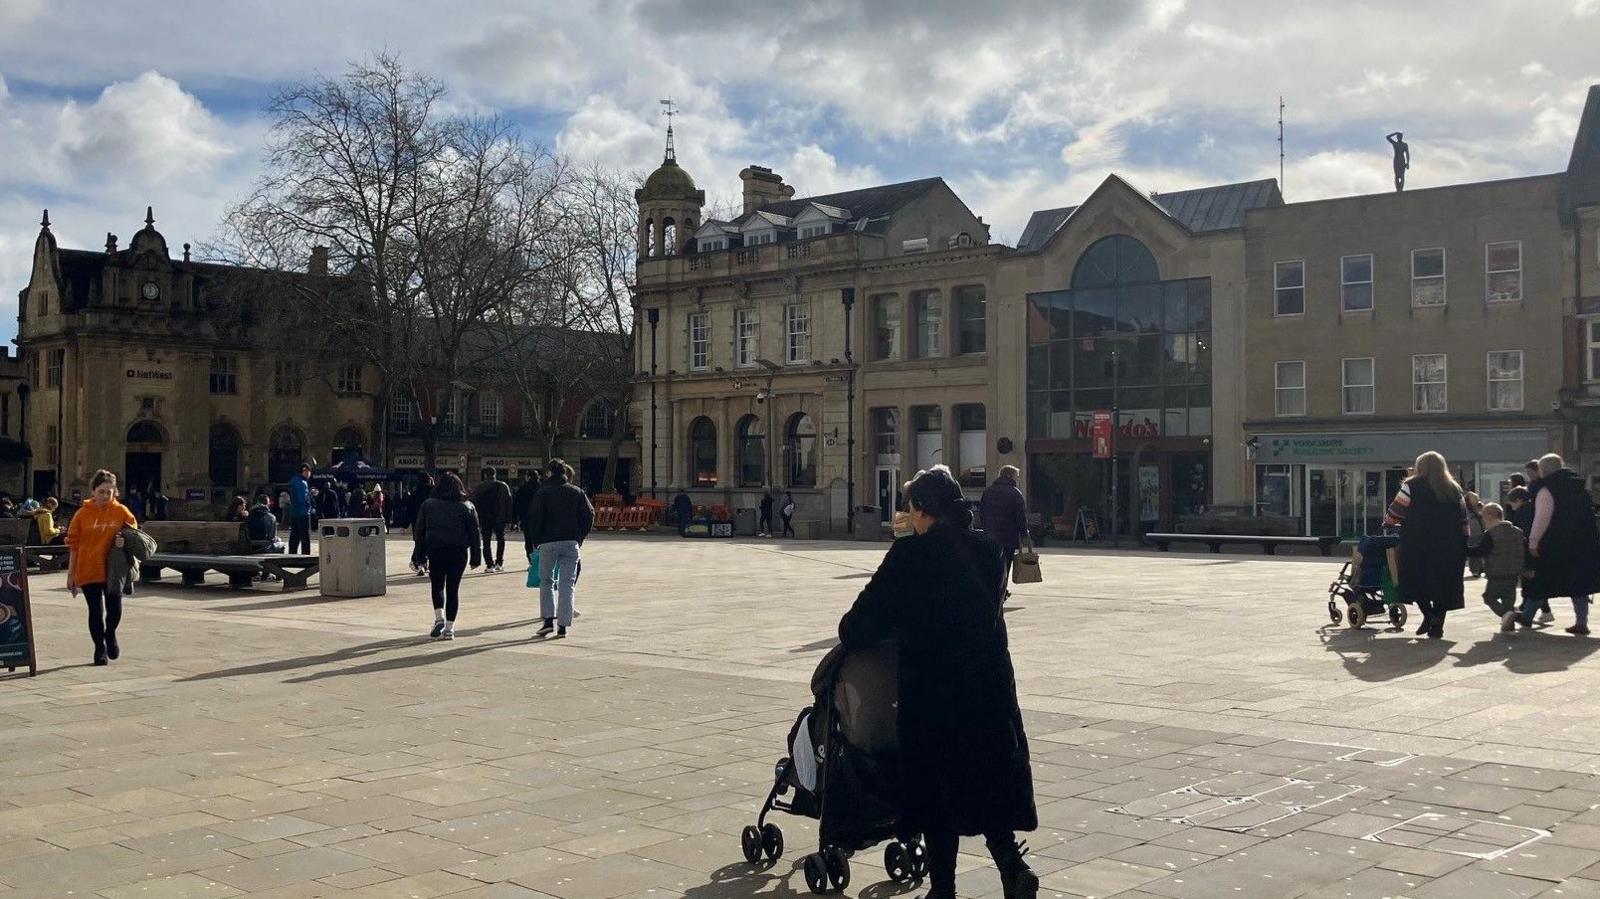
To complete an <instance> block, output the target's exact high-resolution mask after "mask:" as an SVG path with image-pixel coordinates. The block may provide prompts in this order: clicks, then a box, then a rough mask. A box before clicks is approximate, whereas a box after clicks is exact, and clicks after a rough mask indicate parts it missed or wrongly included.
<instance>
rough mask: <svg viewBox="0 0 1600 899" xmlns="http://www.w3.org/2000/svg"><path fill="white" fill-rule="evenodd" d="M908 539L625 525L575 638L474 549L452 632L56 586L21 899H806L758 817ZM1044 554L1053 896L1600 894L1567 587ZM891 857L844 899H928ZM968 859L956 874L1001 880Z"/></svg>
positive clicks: (1036, 745)
mask: <svg viewBox="0 0 1600 899" xmlns="http://www.w3.org/2000/svg"><path fill="white" fill-rule="evenodd" d="M408 548H409V545H408V544H407V543H405V542H402V541H400V540H396V541H394V542H392V543H391V544H390V546H389V565H390V570H391V571H392V572H402V571H403V570H404V559H405V557H406V554H407V551H408ZM883 551H884V546H883V545H867V544H848V543H793V542H791V543H781V544H780V543H773V542H766V543H759V544H757V543H732V542H721V543H711V542H679V541H676V540H670V539H656V538H615V537H597V538H596V539H594V540H592V541H590V543H589V545H588V547H587V548H586V554H587V560H588V561H587V563H586V565H585V570H584V574H583V582H582V584H581V593H580V597H579V602H578V606H579V609H580V610H581V611H582V613H583V614H582V617H581V618H579V619H578V622H577V625H576V627H575V628H574V629H573V632H572V634H571V635H570V636H569V637H568V639H566V640H559V641H558V640H546V641H539V640H537V639H535V638H534V636H533V633H534V629H535V627H536V625H537V620H536V615H537V606H536V602H535V601H534V600H533V599H532V597H531V594H530V592H529V591H527V590H526V589H524V588H523V586H522V583H523V573H522V572H521V571H515V572H507V573H505V574H499V575H481V574H480V575H471V576H469V577H468V579H467V580H466V582H465V584H464V585H463V594H464V598H463V602H462V607H463V608H462V613H461V617H460V619H459V621H458V631H457V639H456V640H455V641H454V642H453V643H434V642H430V641H429V640H427V639H426V637H425V636H424V635H423V632H424V631H425V630H426V629H427V627H428V626H429V625H430V624H431V620H432V618H431V615H432V613H431V611H430V610H429V608H428V602H427V598H426V596H427V588H426V585H425V583H423V582H422V580H421V579H419V578H414V577H411V576H410V575H409V573H407V574H392V575H391V577H390V587H389V594H388V595H387V596H385V597H379V598H373V599H359V600H323V599H321V598H320V597H318V596H317V595H316V594H315V593H314V592H306V593H298V594H284V593H280V592H275V591H271V590H265V589H264V590H261V591H252V592H248V593H233V592H229V591H227V590H226V589H224V588H222V587H220V586H214V587H210V588H207V589H203V590H185V589H181V588H177V587H167V588H161V589H152V590H141V591H140V593H139V594H138V595H136V596H134V597H130V598H129V600H128V602H127V616H126V619H125V621H124V624H123V626H122V629H121V631H120V635H121V642H122V645H123V653H124V655H123V658H122V659H121V660H120V661H118V662H115V663H113V664H112V665H111V666H110V667H109V668H94V667H91V666H89V665H88V664H87V662H88V659H89V655H90V647H89V643H88V638H87V636H85V634H84V633H83V631H84V626H83V623H82V621H81V604H80V601H78V600H75V599H73V598H72V597H70V596H69V595H68V594H67V593H66V591H65V589H64V576H63V575H60V574H55V575H45V576H39V577H35V578H34V579H33V584H34V607H35V610H36V617H37V625H38V642H39V644H40V646H41V662H42V665H43V671H42V672H41V674H40V676H39V677H37V678H34V679H28V678H25V677H13V678H10V679H6V680H3V681H0V775H3V777H4V781H3V782H4V783H5V785H6V790H5V792H4V793H3V794H0V899H22V897H51V899H56V897H66V896H98V897H104V899H131V897H160V899H187V897H229V896H240V895H250V896H258V897H272V899H290V897H296V899H299V897H357V896H361V897H369V896H370V897H433V896H452V897H461V899H511V897H537V896H548V897H558V899H610V897H635V896H651V897H658V899H669V897H673V896H680V895H681V896H684V897H688V899H742V897H756V896H763V895H770V896H777V897H785V896H796V895H807V893H806V887H805V883H804V878H803V877H802V876H801V873H800V871H799V864H800V859H801V857H802V855H803V854H804V853H805V852H806V851H807V846H808V844H810V843H811V842H812V841H813V840H814V839H815V836H814V834H815V830H814V828H813V827H812V826H811V822H809V821H804V820H801V819H797V818H792V817H788V816H782V815H779V816H776V817H775V818H774V820H776V821H777V822H778V823H779V824H780V825H781V826H782V827H783V828H784V830H785V833H786V835H787V838H788V839H787V843H788V850H787V853H786V855H785V856H784V857H783V859H782V860H781V861H779V862H778V863H777V864H776V865H775V866H772V867H769V868H765V869H759V868H755V867H752V866H750V865H748V864H746V863H744V862H743V861H742V859H741V856H740V851H739V841H738V835H739V830H740V828H741V827H742V826H744V825H745V824H747V823H751V822H752V821H753V820H754V815H755V813H756V810H757V809H758V807H759V804H760V801H761V799H762V797H763V796H764V795H765V794H766V791H767V790H768V788H769V787H770V785H771V775H772V766H773V762H774V761H775V760H776V759H777V758H778V757H779V756H780V755H781V754H782V753H783V740H784V737H785V735H786V734H787V732H788V729H789V726H790V724H791V723H792V721H793V719H794V716H795V714H796V712H797V711H798V710H799V709H800V708H801V707H802V706H803V705H804V704H805V703H806V702H807V701H808V697H807V688H806V684H807V681H808V680H809V677H810V675H811V671H812V668H813V666H814V665H815V664H816V662H817V660H818V659H819V658H820V657H821V656H822V655H823V653H824V652H825V651H826V650H827V649H828V648H829V647H830V646H831V645H832V644H833V642H834V641H833V634H834V627H835V624H836V622H837V620H838V618H839V615H840V613H841V612H842V611H843V610H844V609H845V608H846V607H847V606H848V605H849V603H850V601H851V600H852V598H853V597H854V594H855V591H856V590H857V589H858V588H859V587H860V585H861V584H862V583H863V579H864V578H866V577H867V575H868V573H869V572H870V571H871V570H872V568H873V567H874V565H875V563H876V561H877V559H878V558H879V557H880V556H881V554H882V553H883ZM1044 566H1045V573H1046V578H1047V583H1045V584H1043V585H1035V586H1031V587H1023V588H1019V589H1018V590H1017V591H1016V596H1015V597H1014V598H1013V600H1012V604H1011V605H1012V608H1011V610H1010V613H1009V618H1008V620H1009V622H1010V627H1011V640H1012V650H1013V653H1014V656H1015V660H1016V667H1017V673H1018V677H1019V684H1018V687H1019V689H1020V692H1021V694H1022V705H1023V709H1024V711H1025V713H1026V714H1027V716H1028V719H1029V728H1030V735H1031V737H1032V740H1033V759H1034V775H1035V779H1036V783H1037V791H1038V799H1039V816H1040V820H1041V825H1042V826H1041V829H1040V830H1039V831H1038V832H1037V833H1034V834H1031V835H1029V838H1028V839H1029V843H1030V845H1031V846H1032V850H1033V854H1032V859H1033V864H1034V866H1035V867H1036V869H1038V870H1039V871H1040V873H1041V874H1042V875H1043V880H1044V885H1045V894H1046V895H1049V894H1055V895H1065V896H1119V897H1172V899H1191V897H1193V899H1198V897H1210V896H1229V897H1241V896H1243V897H1292V896H1317V897H1362V896H1393V897H1415V899H1427V897H1449V899H1462V897H1474V899H1476V897H1501V896H1504V897H1529V896H1561V897H1590V896H1600V718H1597V716H1596V714H1595V698H1596V691H1595V690H1594V689H1593V688H1592V687H1590V686H1589V685H1590V684H1591V683H1593V681H1594V679H1595V677H1596V675H1600V659H1596V658H1595V657H1594V655H1593V654H1594V652H1595V650H1597V649H1600V640H1579V639H1575V638H1572V637H1568V636H1567V635H1565V634H1562V633H1560V632H1559V628H1560V627H1562V626H1564V625H1565V624H1567V623H1569V619H1570V611H1569V610H1568V609H1564V608H1562V606H1561V605H1560V604H1559V603H1558V604H1557V612H1558V615H1561V616H1562V621H1561V622H1560V623H1558V625H1557V626H1556V627H1555V628H1552V629H1549V630H1543V631H1539V632H1533V633H1523V634H1518V635H1515V636H1512V637H1510V638H1507V637H1502V636H1500V635H1498V634H1497V633H1496V627H1495V625H1496V622H1495V621H1494V620H1493V619H1492V616H1491V615H1490V613H1489V612H1487V611H1486V610H1484V609H1483V607H1482V606H1481V605H1477V604H1476V599H1475V597H1473V603H1474V605H1472V606H1471V607H1469V609H1468V610H1467V612H1466V613H1464V614H1461V615H1459V616H1455V617H1453V618H1452V620H1451V623H1450V626H1449V630H1448V632H1447V634H1446V639H1445V640H1443V641H1440V642H1423V641H1418V640H1415V639H1413V638H1412V637H1411V636H1410V635H1409V634H1406V635H1400V634H1391V633H1387V632H1381V631H1379V630H1376V629H1371V630H1367V631H1365V632H1359V633H1358V632H1351V631H1348V630H1346V629H1343V628H1332V627H1329V626H1328V619H1327V615H1326V611H1325V600H1326V589H1327V585H1328V582H1329V581H1330V580H1331V579H1332V578H1333V576H1334V574H1335V573H1336V572H1337V565H1336V564H1334V563H1333V562H1331V561H1330V560H1325V559H1316V558H1280V559H1263V558H1257V557H1247V556H1184V555H1178V554H1174V555H1170V556H1168V555H1155V554H1135V553H1122V554H1115V555H1111V554H1106V555H1093V554H1087V553H1077V552H1070V551H1049V552H1047V554H1046V556H1045V559H1044ZM212 579H213V580H217V578H216V577H215V576H213V578H212ZM1468 589H1469V597H1470V596H1473V594H1474V593H1475V592H1477V591H1476V590H1474V586H1473V585H1472V584H1469V585H1468ZM981 842H982V841H981V840H968V841H967V844H968V845H967V846H966V847H965V848H966V849H967V850H968V851H969V852H975V853H981V852H982V845H981ZM880 858H881V853H879V852H877V851H871V852H868V853H864V854H860V855H857V856H856V858H855V860H854V864H853V875H854V880H853V883H852V884H851V886H850V887H849V889H848V890H847V891H846V892H847V893H848V894H849V895H851V896H856V895H859V896H862V897H866V899H885V897H889V896H893V895H897V894H902V893H903V894H907V895H920V894H921V893H922V892H924V888H913V887H898V886H895V885H894V884H892V883H890V882H888V880H887V878H886V877H885V876H884V874H883V869H882V867H881V864H880V863H879V860H880ZM963 858H964V862H965V864H964V869H965V870H966V871H968V872H969V873H965V874H964V875H963V877H962V881H961V888H962V892H963V894H964V895H972V896H997V895H998V893H999V881H998V878H997V877H996V876H995V874H994V872H993V869H992V868H991V867H989V865H988V861H987V859H986V858H984V857H982V856H980V855H967V856H964V857H963Z"/></svg>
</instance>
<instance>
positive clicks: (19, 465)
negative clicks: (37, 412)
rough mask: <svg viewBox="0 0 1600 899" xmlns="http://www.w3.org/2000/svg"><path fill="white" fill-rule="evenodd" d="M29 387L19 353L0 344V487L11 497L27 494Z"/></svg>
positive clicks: (30, 458)
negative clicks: (26, 426)
mask: <svg viewBox="0 0 1600 899" xmlns="http://www.w3.org/2000/svg"><path fill="white" fill-rule="evenodd" d="M31 390H32V386H31V385H29V384H28V374H27V368H26V367H25V366H24V365H23V364H22V354H21V353H13V352H11V348H10V347H0V490H3V491H5V492H6V493H9V494H11V495H12V496H26V495H27V494H28V485H29V483H30V481H31V476H30V475H29V465H30V464H31V463H32V461H33V451H32V450H31V449H29V447H28V440H27V436H26V435H25V434H24V433H23V431H24V426H25V425H26V424H27V414H28V405H27V403H28V394H29V392H30V391H31Z"/></svg>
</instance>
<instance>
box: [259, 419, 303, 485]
mask: <svg viewBox="0 0 1600 899" xmlns="http://www.w3.org/2000/svg"><path fill="white" fill-rule="evenodd" d="M305 454H306V438H305V435H304V434H301V433H300V430H299V429H298V428H295V427H292V426H290V425H279V426H278V427H277V428H275V429H273V431H272V436H270V437H268V438H267V480H268V481H270V482H271V483H274V484H286V483H288V482H289V479H290V478H292V477H294V476H295V474H296V473H298V472H299V471H300V463H301V462H302V461H304V459H305Z"/></svg>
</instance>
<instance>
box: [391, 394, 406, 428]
mask: <svg viewBox="0 0 1600 899" xmlns="http://www.w3.org/2000/svg"><path fill="white" fill-rule="evenodd" d="M389 430H391V431H393V432H394V433H396V434H409V433H411V394H410V393H408V392H406V391H404V390H396V391H395V393H394V396H392V397H390V398H389Z"/></svg>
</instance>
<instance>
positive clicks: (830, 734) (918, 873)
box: [740, 642, 928, 894]
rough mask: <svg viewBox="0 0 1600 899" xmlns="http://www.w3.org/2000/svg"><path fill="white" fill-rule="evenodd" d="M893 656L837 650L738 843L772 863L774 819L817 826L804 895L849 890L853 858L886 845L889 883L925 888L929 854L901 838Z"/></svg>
mask: <svg viewBox="0 0 1600 899" xmlns="http://www.w3.org/2000/svg"><path fill="white" fill-rule="evenodd" d="M898 663H899V647H898V646H897V645H896V644H894V643H893V642H886V643H883V644H881V645H879V646H877V647H874V648H873V649H870V650H863V651H858V652H846V651H845V650H844V648H843V647H835V648H834V649H833V651H832V652H829V653H828V654H827V655H826V656H825V657H823V660H822V662H821V664H819V665H818V666H817V670H816V673H815V674H813V675H812V678H811V693H812V697H813V699H814V702H813V703H812V705H811V706H809V707H807V708H806V709H805V710H804V711H802V712H801V713H800V716H799V717H798V718H796V719H795V722H794V727H793V728H791V729H790V731H789V738H788V741H787V743H786V745H787V748H788V754H787V755H786V756H784V757H783V758H781V759H779V760H778V764H777V766H776V770H775V772H774V773H775V776H774V778H773V784H772V791H771V792H769V793H768V794H767V799H766V801H765V802H763V803H762V805H761V812H760V814H759V815H757V817H756V823H755V824H753V825H750V826H747V827H745V829H744V831H743V833H742V834H741V835H740V843H741V848H742V849H743V850H744V857H745V860H746V861H748V862H750V863H751V864H757V863H759V862H760V861H761V860H762V859H763V858H764V859H766V860H768V861H776V860H777V859H778V858H779V857H780V856H782V855H783V831H782V829H780V828H779V827H778V825H776V824H773V823H771V822H769V821H767V814H768V813H769V812H771V811H773V810H774V809H776V810H777V811H780V812H787V813H789V814H791V815H802V816H804V817H807V818H814V819H817V821H818V822H819V828H818V829H819V831H820V833H819V839H818V846H817V851H816V852H814V853H811V854H810V855H807V856H806V858H805V878H806V886H807V887H809V888H810V889H811V892H813V893H818V894H822V893H827V892H833V891H839V890H843V889H845V888H846V887H847V886H849V885H850V856H851V855H852V854H853V853H855V852H859V851H861V850H863V849H867V848H869V847H871V846H873V845H875V844H877V843H880V842H883V841H884V840H888V841H889V842H888V844H887V845H886V846H885V847H884V851H883V869H884V872H885V873H886V874H888V875H889V879H890V880H893V881H894V882H895V883H909V882H911V881H915V880H921V879H922V878H923V877H924V876H925V875H926V874H927V871H928V854H927V850H926V848H925V847H924V845H923V842H922V838H921V836H920V835H918V834H903V833H900V832H899V831H898V817H899V813H898V801H897V799H896V797H897V794H898V791H899V780H900V771H899V757H898V747H899V735H898V729H897V722H896V703H897V700H898V696H899V686H898V681H897V679H896V678H897V672H898Z"/></svg>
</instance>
